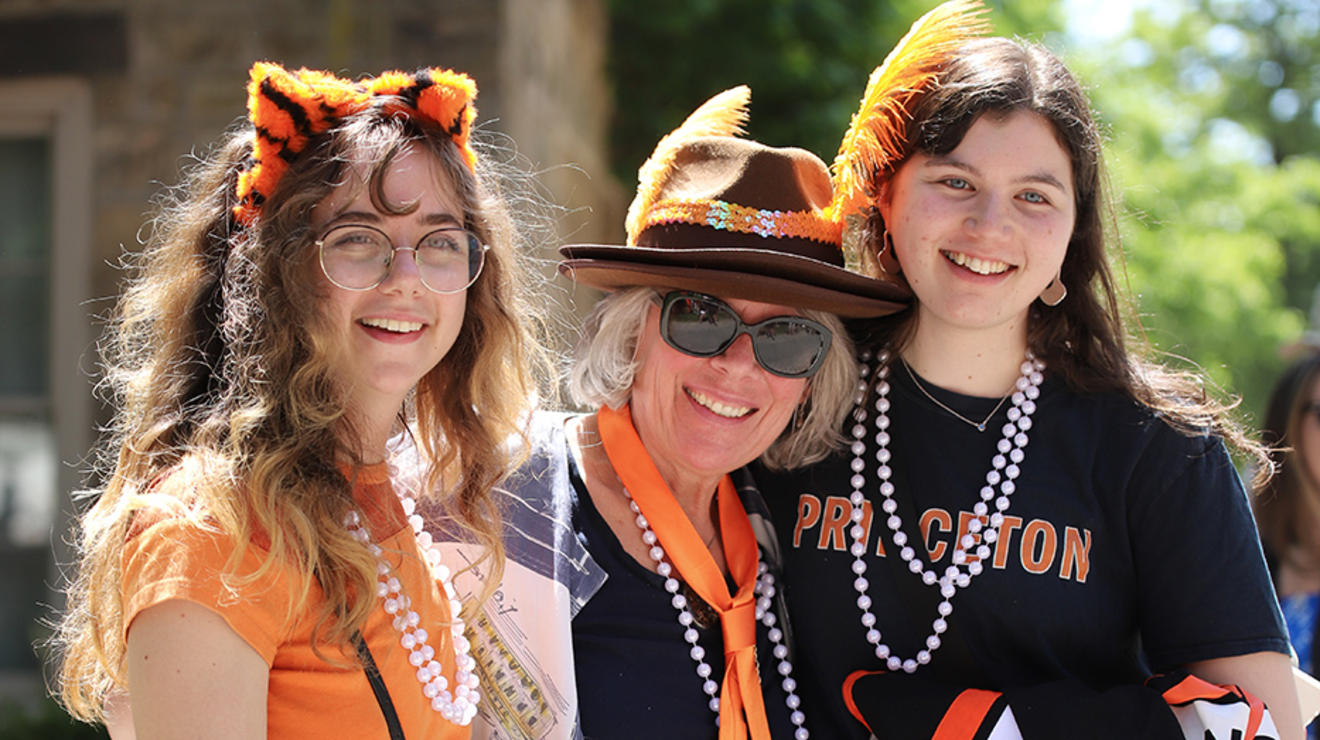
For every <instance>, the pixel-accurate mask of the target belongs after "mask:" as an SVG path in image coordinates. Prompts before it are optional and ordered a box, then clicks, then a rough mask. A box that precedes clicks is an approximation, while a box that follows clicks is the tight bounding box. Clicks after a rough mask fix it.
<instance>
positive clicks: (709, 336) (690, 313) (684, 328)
mask: <svg viewBox="0 0 1320 740" xmlns="http://www.w3.org/2000/svg"><path fill="white" fill-rule="evenodd" d="M666 306H667V308H668V311H667V313H666V314H665V316H666V319H667V320H666V321H665V322H664V325H663V326H661V329H662V330H663V334H664V338H665V341H666V342H668V343H669V344H670V346H672V347H673V348H674V349H677V350H679V351H680V352H686V353H688V354H690V355H696V356H697V357H710V356H711V355H716V354H719V353H720V352H722V351H724V348H725V347H726V346H727V345H728V344H729V340H730V339H733V337H734V334H735V333H736V332H737V331H738V316H737V314H735V313H734V312H733V309H731V308H729V307H728V306H726V305H724V304H723V303H719V302H718V301H713V300H709V299H705V298H702V297H700V296H696V295H691V294H674V293H671V294H670V296H669V298H668V299H667V300H666Z"/></svg>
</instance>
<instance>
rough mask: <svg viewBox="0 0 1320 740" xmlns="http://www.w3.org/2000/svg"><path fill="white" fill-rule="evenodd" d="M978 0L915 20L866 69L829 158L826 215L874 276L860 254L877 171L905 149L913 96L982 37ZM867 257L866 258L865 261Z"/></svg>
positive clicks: (858, 264) (856, 265)
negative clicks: (853, 109) (830, 191)
mask: <svg viewBox="0 0 1320 740" xmlns="http://www.w3.org/2000/svg"><path fill="white" fill-rule="evenodd" d="M987 12H988V9H987V8H986V7H985V6H984V5H982V4H981V2H980V0H949V1H948V2H945V3H942V4H940V5H938V6H936V7H935V8H934V9H933V10H931V11H930V12H928V13H926V14H925V15H923V16H921V17H920V18H918V19H917V22H916V23H913V24H912V28H911V29H909V30H908V32H907V35H905V36H904V37H903V38H902V39H900V40H899V42H898V45H897V46H895V47H894V49H893V51H891V52H889V55H888V56H887V57H885V61H884V62H883V63H882V64H881V65H880V66H879V67H876V68H875V70H874V71H873V72H871V77H870V79H869V80H867V83H866V91H865V92H864V93H863V94H862V101H861V106H860V108H859V109H858V111H857V113H856V114H855V115H853V117H852V123H851V125H849V126H848V131H847V133H845V134H844V136H843V142H842V143H841V144H840V145H839V154H838V156H837V157H835V159H834V166H833V168H832V169H833V177H832V182H833V185H834V198H833V200H832V201H831V202H830V207H829V209H828V210H827V215H828V217H829V218H830V219H831V220H833V221H835V222H836V223H840V224H842V225H843V230H844V231H843V242H844V244H843V251H844V263H845V265H847V267H848V269H851V270H855V271H859V272H862V273H864V274H870V275H872V277H879V274H878V273H876V271H875V269H874V268H875V265H874V264H873V263H874V257H869V256H868V255H864V254H862V252H863V251H864V250H863V249H862V247H861V245H860V243H859V242H860V231H861V230H860V222H861V221H862V216H861V212H862V211H863V209H865V208H866V206H868V205H869V204H870V203H871V202H873V200H874V198H875V197H876V195H878V192H877V190H878V188H879V183H880V180H881V177H882V176H883V175H884V173H885V172H886V171H887V170H889V169H890V168H892V167H893V166H894V165H895V164H897V162H898V159H899V157H901V156H902V155H903V150H904V148H905V147H906V144H907V141H906V139H905V137H906V127H907V122H908V119H909V118H910V116H911V109H912V106H913V105H914V104H915V102H916V100H917V98H918V97H919V96H920V95H921V94H922V93H924V92H925V91H927V90H929V89H930V88H931V87H932V86H933V85H935V84H936V83H937V82H938V81H939V75H940V71H941V69H942V68H943V66H944V65H945V63H947V62H948V61H949V59H950V56H951V55H952V54H953V52H954V50H955V49H957V47H958V46H960V45H961V44H963V43H964V42H966V41H969V40H971V39H973V38H976V37H977V36H982V35H985V34H986V33H987V32H988V31H989V30H990V23H989V21H987V20H986V19H985V18H984V17H983V16H984V14H985V13H987ZM868 257H869V259H868Z"/></svg>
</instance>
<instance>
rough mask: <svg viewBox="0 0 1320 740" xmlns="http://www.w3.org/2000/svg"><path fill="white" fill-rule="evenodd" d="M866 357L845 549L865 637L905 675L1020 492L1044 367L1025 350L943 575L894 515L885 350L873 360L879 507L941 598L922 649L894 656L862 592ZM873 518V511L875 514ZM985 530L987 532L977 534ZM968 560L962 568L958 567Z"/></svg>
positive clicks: (977, 567) (922, 659)
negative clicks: (976, 496) (999, 435)
mask: <svg viewBox="0 0 1320 740" xmlns="http://www.w3.org/2000/svg"><path fill="white" fill-rule="evenodd" d="M869 360H870V356H869V354H865V355H863V356H862V380H861V382H859V383H858V387H857V396H856V407H855V408H854V409H853V421H854V422H855V423H854V425H853V428H852V437H853V443H852V453H853V459H852V471H853V476H852V479H851V481H850V482H851V484H852V488H853V491H852V495H851V496H849V502H850V503H851V504H852V507H851V509H852V510H851V521H852V528H851V529H850V530H849V533H850V534H851V535H852V539H853V544H852V547H851V549H850V552H851V553H852V555H853V558H854V560H853V563H852V572H853V574H854V575H855V576H856V579H855V580H854V581H853V588H854V589H856V591H857V608H858V609H860V610H861V612H862V620H861V621H862V627H863V628H864V629H865V630H866V641H867V642H868V643H870V644H871V645H873V646H875V657H877V658H879V659H880V660H883V661H885V665H886V666H887V667H888V669H889V670H890V671H897V670H900V669H902V670H903V671H905V672H907V673H913V672H915V671H916V670H917V668H918V666H923V665H926V664H928V663H930V660H931V654H932V653H934V652H935V650H937V649H939V647H940V645H941V638H940V635H942V634H944V632H945V631H946V630H948V628H949V623H948V618H949V615H950V614H952V613H953V601H952V600H953V597H954V596H955V595H956V594H957V593H958V590H959V589H963V588H967V586H969V585H970V584H971V582H972V578H974V577H976V576H977V575H979V574H980V573H981V572H982V570H983V566H982V565H981V563H982V562H983V561H985V560H986V559H987V558H989V557H990V544H992V543H994V542H995V541H996V540H997V539H999V529H1000V527H1001V526H1002V525H1003V523H1004V512H1005V511H1007V510H1008V506H1009V499H1010V497H1011V496H1012V495H1013V492H1014V491H1015V490H1017V484H1016V483H1014V481H1015V480H1016V479H1017V477H1018V475H1019V473H1020V470H1019V468H1018V466H1019V465H1021V464H1022V461H1023V459H1025V457H1026V455H1025V453H1024V451H1023V448H1024V447H1026V446H1027V431H1028V430H1030V429H1031V415H1032V414H1033V413H1035V411H1036V399H1037V398H1038V397H1039V396H1040V384H1041V383H1042V382H1043V381H1044V374H1043V371H1044V370H1045V363H1043V362H1041V361H1040V360H1037V359H1036V358H1035V357H1034V356H1033V355H1032V354H1031V352H1030V351H1028V352H1027V359H1026V361H1024V362H1023V363H1022V367H1021V368H1020V370H1021V373H1022V374H1021V376H1019V377H1018V379H1017V382H1016V383H1015V385H1014V388H1013V392H1012V402H1013V405H1012V406H1011V407H1009V409H1008V422H1006V423H1005V424H1004V426H1003V428H1002V432H1003V435H1004V436H1003V439H1001V440H999V444H998V446H997V449H998V452H997V453H996V454H995V456H994V457H993V458H992V459H991V461H990V465H991V467H990V472H988V473H986V476H985V481H986V483H985V485H984V486H982V487H981V500H980V501H977V502H976V505H975V506H973V507H972V512H973V513H974V514H976V517H977V518H973V519H972V520H971V521H970V522H968V524H967V529H968V533H967V534H966V535H963V537H962V539H961V540H960V541H959V542H958V543H957V545H956V546H955V548H954V550H953V555H952V556H951V561H952V563H951V564H950V565H949V566H948V567H947V568H945V569H944V574H943V575H939V576H937V575H936V573H935V571H934V570H933V569H927V567H926V565H925V563H923V562H922V561H921V559H919V558H918V557H917V554H916V550H915V549H914V548H913V547H912V546H911V545H909V544H908V538H907V534H906V533H905V532H904V531H903V519H902V517H900V516H899V514H898V503H897V502H896V501H895V500H894V484H893V483H891V482H890V481H889V477H890V475H891V473H892V471H891V470H890V468H889V459H890V454H889V431H888V429H889V381H888V380H887V378H888V376H889V352H888V351H881V353H880V356H879V357H878V358H877V360H876V377H875V391H876V398H875V409H876V412H877V414H876V417H875V430H876V433H875V442H876V445H877V449H876V451H875V458H876V462H878V463H879V467H878V468H877V474H878V476H879V478H880V485H879V487H878V490H879V491H880V496H881V497H882V498H883V501H882V502H881V504H880V508H881V509H882V510H883V511H884V512H885V514H887V515H888V519H887V520H886V525H887V526H888V527H889V529H890V531H891V532H892V535H891V537H892V539H893V542H894V547H895V548H898V556H899V557H900V558H902V559H903V561H904V562H906V563H907V564H908V570H910V571H911V572H912V573H913V574H914V575H916V576H918V577H920V578H921V582H922V583H924V584H925V585H927V586H931V587H937V588H938V589H939V591H940V596H941V597H942V599H941V601H940V603H939V605H938V606H937V607H936V611H937V612H938V616H937V617H936V618H935V620H934V621H933V622H931V633H930V635H929V636H927V637H926V643H925V647H924V648H923V649H921V650H919V651H918V652H917V654H916V656H915V657H913V658H906V659H904V658H900V657H899V656H897V655H894V653H893V650H892V649H891V648H890V647H889V645H888V644H886V643H885V642H882V641H881V635H880V630H879V629H877V628H876V618H875V614H874V613H872V612H871V603H872V602H871V597H870V595H869V594H868V593H867V591H868V589H869V587H870V584H869V583H868V582H867V580H866V561H865V559H864V556H865V555H866V533H867V530H866V528H864V527H863V526H862V524H861V522H862V519H863V518H864V516H865V513H864V509H863V505H864V504H865V502H866V496H865V495H863V494H862V488H863V486H865V485H866V476H865V475H864V474H863V473H864V472H865V470H866V462H865V461H864V460H863V459H862V456H863V455H864V454H866V442H865V441H864V438H865V437H866V426H865V424H863V422H864V421H866V416H867V412H866V409H865V408H864V407H863V405H862V404H863V403H864V402H865V400H866V391H867V389H868V387H869V385H870V383H869V381H867V379H866V375H867V374H868V373H869V371H870V368H869V367H868V366H867V364H866V363H867V362H868V361H869ZM996 487H998V489H999V493H998V496H996V493H995V489H996ZM992 501H993V503H994V508H995V511H994V513H990V504H991V502H992ZM877 517H878V515H877ZM987 517H988V522H989V523H988V524H983V523H982V518H987ZM982 529H984V532H982ZM977 533H981V540H982V544H980V545H976V535H977ZM973 545H976V550H975V555H976V560H973V561H971V562H968V560H967V553H968V550H970V549H971V548H972V546H973ZM963 566H966V569H967V570H966V572H963V570H962V567H963Z"/></svg>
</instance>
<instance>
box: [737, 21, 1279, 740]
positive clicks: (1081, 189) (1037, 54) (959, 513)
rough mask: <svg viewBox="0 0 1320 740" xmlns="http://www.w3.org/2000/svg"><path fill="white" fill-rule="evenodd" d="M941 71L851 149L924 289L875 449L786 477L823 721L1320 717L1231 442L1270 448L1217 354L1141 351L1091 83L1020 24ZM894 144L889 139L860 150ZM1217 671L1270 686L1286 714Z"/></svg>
mask: <svg viewBox="0 0 1320 740" xmlns="http://www.w3.org/2000/svg"><path fill="white" fill-rule="evenodd" d="M891 58H892V57H891ZM937 72H938V82H937V83H936V84H934V85H932V86H929V87H928V89H927V90H926V91H925V92H921V93H919V94H913V95H907V96H906V97H900V99H901V105H898V106H897V108H898V109H899V110H901V111H904V112H905V113H910V118H909V117H908V116H907V115H903V116H896V117H891V116H888V115H886V114H885V113H884V112H883V110H882V111H881V112H880V113H878V114H877V113H876V110H877V108H876V107H875V102H876V101H880V100H884V99H885V97H886V90H885V89H883V88H882V89H878V90H877V89H876V86H877V84H879V85H883V84H885V83H884V79H885V75H884V74H883V73H878V74H877V75H876V76H874V77H873V78H872V79H873V81H874V84H873V85H872V87H871V88H868V93H867V96H866V101H867V105H864V107H863V111H862V113H861V114H859V116H858V117H857V118H856V119H854V126H853V129H852V130H851V131H850V133H849V137H848V138H847V139H846V140H845V141H846V144H845V147H844V151H843V153H842V155H841V161H840V165H841V166H842V167H841V169H840V170H839V171H838V172H836V176H838V177H841V178H843V179H844V180H846V181H847V182H845V183H844V184H843V185H841V186H840V187H839V188H838V189H836V196H837V197H839V198H840V212H841V215H842V216H844V217H845V218H848V217H850V216H852V217H854V218H856V220H857V221H860V222H863V223H864V224H865V227H866V228H865V229H864V231H863V232H862V233H863V234H864V236H865V238H866V239H867V241H866V242H865V245H866V249H867V250H868V251H869V252H870V253H871V254H878V256H879V259H878V262H879V264H880V265H882V266H884V268H885V270H886V271H887V272H888V273H889V274H891V275H902V276H903V277H904V278H906V280H907V282H908V283H909V284H910V286H911V288H912V290H913V292H914V294H915V300H914V302H913V305H912V308H911V309H909V310H907V311H904V312H902V313H899V314H895V315H893V316H890V317H886V318H883V319H880V320H878V321H875V322H870V323H868V324H866V325H859V326H858V327H857V328H856V329H857V330H856V332H855V333H854V339H855V340H856V343H857V345H858V350H859V352H860V354H859V358H860V359H861V360H862V362H863V368H862V373H863V376H864V381H863V383H862V384H861V386H860V387H859V390H858V392H857V394H856V398H855V404H856V405H855V407H854V409H853V413H852V416H851V418H850V419H849V421H848V423H847V425H846V428H845V431H846V433H847V434H848V435H849V441H850V443H851V449H850V450H849V451H848V452H847V453H845V454H842V455H838V456H835V457H832V458H830V459H828V460H826V461H823V462H821V463H818V464H816V465H814V466H811V467H809V468H806V469H803V470H799V471H790V472H788V473H779V474H767V475H764V476H761V475H758V482H760V483H761V484H762V490H763V491H764V493H765V498H766V501H767V502H768V503H769V504H770V508H771V511H772V513H773V515H774V518H775V521H776V523H777V525H778V528H779V533H780V535H781V545H782V546H783V548H784V552H785V575H786V578H787V583H788V587H787V588H788V589H790V593H789V595H788V601H789V604H790V607H791V608H790V611H791V614H792V617H793V620H794V627H795V628H796V630H797V632H796V636H797V647H798V648H799V651H798V662H797V666H796V667H797V668H798V669H799V670H800V671H801V675H800V676H799V681H800V684H801V685H802V686H803V687H804V688H805V690H804V691H803V696H804V700H805V701H806V702H807V703H808V705H809V706H813V707H819V709H818V710H817V714H818V715H819V720H820V724H818V725H817V727H818V728H820V729H819V730H818V731H820V732H823V733H828V734H829V736H830V737H832V738H858V739H859V740H860V739H861V738H865V737H867V736H868V735H869V734H871V733H872V732H873V733H874V734H876V735H879V736H881V737H889V736H894V737H928V736H930V731H931V730H933V729H934V728H935V727H936V726H940V725H941V723H944V724H945V725H954V724H956V725H958V726H960V727H962V728H964V729H966V728H973V730H974V729H975V728H977V727H981V728H982V729H981V731H982V732H989V731H990V730H991V728H998V729H997V731H998V732H1004V731H1005V730H1004V728H1005V727H1006V726H1009V725H1014V722H1016V725H1014V728H1013V731H1014V732H1017V731H1018V730H1019V729H1020V731H1021V735H1020V736H1021V737H1027V738H1033V737H1035V738H1039V737H1050V738H1053V737H1063V736H1067V737H1143V738H1160V737H1164V738H1167V737H1182V736H1183V733H1184V732H1187V733H1189V735H1188V736H1189V737H1190V736H1193V735H1194V736H1196V737H1198V738H1199V737H1212V736H1215V737H1228V736H1229V734H1230V733H1229V732H1228V731H1225V730H1224V729H1223V728H1225V727H1229V726H1233V727H1238V728H1246V729H1247V730H1248V731H1247V732H1246V736H1248V737H1256V736H1257V731H1259V733H1260V735H1259V736H1261V737H1281V738H1299V737H1300V722H1299V721H1298V709H1297V696H1296V694H1295V693H1293V690H1292V689H1293V687H1292V682H1291V680H1290V674H1289V665H1288V642H1287V637H1286V634H1285V633H1284V631H1283V625H1282V622H1281V620H1280V618H1279V612H1278V609H1277V606H1276V605H1275V604H1274V601H1273V595H1272V592H1271V588H1270V582H1269V578H1268V574H1267V572H1266V569H1265V564H1264V561H1263V559H1262V557H1261V550H1260V544H1259V542H1258V540H1257V536H1256V532H1255V530H1254V528H1253V525H1252V520H1251V512H1250V509H1249V507H1248V505H1247V497H1246V495H1245V494H1244V492H1243V487H1242V484H1241V482H1240V480H1239V478H1238V475H1237V473H1236V471H1235V470H1234V467H1233V464H1232V462H1231V460H1230V459H1229V455H1228V452H1227V450H1226V444H1225V443H1226V442H1227V443H1230V444H1236V445H1238V447H1239V449H1240V450H1242V451H1243V452H1245V453H1248V454H1252V453H1257V452H1259V448H1258V447H1257V446H1255V445H1253V444H1252V443H1250V442H1249V441H1248V440H1247V439H1246V438H1245V437H1244V435H1243V433H1242V431H1241V430H1240V429H1238V428H1237V427H1235V426H1234V425H1233V424H1232V423H1231V421H1230V420H1229V418H1228V417H1227V415H1226V412H1225V409H1224V407H1223V406H1221V405H1219V404H1217V403H1216V402H1215V401H1214V400H1213V399H1211V398H1209V397H1207V395H1206V393H1205V392H1204V390H1203V388H1202V386H1201V385H1200V384H1199V383H1198V382H1196V379H1195V378H1193V377H1191V376H1188V375H1184V374H1177V373H1173V372H1171V371H1169V370H1167V369H1165V368H1163V367H1161V366H1159V365H1157V364H1154V363H1152V362H1149V361H1147V360H1145V359H1143V358H1142V357H1141V356H1140V355H1138V354H1136V353H1134V352H1131V351H1130V350H1129V349H1128V348H1126V347H1125V342H1124V337H1125V332H1124V327H1123V325H1122V322H1121V321H1120V318H1119V313H1118V311H1117V305H1118V302H1117V298H1116V297H1115V291H1114V287H1113V286H1114V277H1113V276H1112V274H1111V273H1110V270H1109V267H1108V262H1107V259H1108V258H1107V254H1106V246H1107V239H1106V226H1107V223H1108V219H1109V218H1111V216H1109V215H1108V212H1107V210H1106V208H1105V199H1104V193H1103V181H1102V171H1101V141H1100V136H1099V132H1098V128H1097V127H1096V125H1095V123H1094V122H1093V121H1092V117H1091V113H1090V111H1089V107H1088V104H1087V102H1086V98H1085V96H1084V94H1083V93H1082V91H1081V88H1080V87H1079V85H1078V84H1077V82H1076V81H1075V79H1074V78H1073V77H1072V75H1071V74H1070V73H1069V72H1068V70H1067V69H1066V68H1065V67H1064V66H1063V64H1062V63H1061V62H1060V61H1059V60H1058V58H1056V57H1055V56H1054V55H1053V54H1051V53H1050V52H1049V51H1047V50H1045V49H1044V48H1043V47H1040V46H1038V45H1035V44H1029V43H1023V42H1016V41H1012V40H1009V39H1003V38H990V39H976V40H973V41H968V42H966V43H963V44H961V45H960V46H958V48H957V49H956V50H955V52H954V53H953V54H952V55H951V57H950V58H949V60H948V61H947V63H945V64H943V65H941V66H939V67H938V68H937ZM912 89H913V88H912V87H910V86H909V87H907V88H905V89H902V90H900V88H898V87H892V88H890V90H895V91H899V92H896V93H895V95H900V96H902V95H905V94H906V93H907V92H908V91H910V90H912ZM891 102H892V101H891ZM891 110H892V109H891ZM868 128H869V129H870V130H869V131H867V130H866V129H868ZM868 138H869V140H870V141H871V142H888V146H885V145H879V146H863V147H862V148H869V149H870V151H869V153H867V154H865V155H864V156H858V147H859V142H861V141H862V140H863V139H868ZM848 182H851V183H855V185H856V187H855V189H853V190H852V191H851V192H849V187H848V186H847V184H848ZM836 184H837V183H836ZM850 196H852V197H851V198H850ZM1180 671H1182V672H1184V673H1179V672H1180ZM1155 672H1160V673H1168V674H1169V675H1168V676H1166V677H1164V678H1157V679H1154V680H1152V682H1150V683H1149V684H1148V687H1143V685H1142V684H1143V682H1145V681H1147V679H1148V678H1149V677H1150V676H1151V674H1152V673H1155ZM1186 672H1190V674H1192V675H1194V676H1196V677H1199V679H1206V682H1202V681H1199V680H1198V679H1195V678H1186V675H1187V674H1186ZM1212 684H1235V685H1238V686H1240V687H1242V689H1245V691H1246V692H1249V693H1250V694H1253V695H1255V696H1256V697H1259V698H1260V699H1263V700H1264V702H1265V703H1266V704H1267V705H1268V706H1269V708H1270V711H1271V713H1272V714H1273V721H1274V722H1275V723H1277V730H1276V729H1274V727H1273V726H1272V725H1271V724H1270V722H1271V720H1270V717H1269V716H1267V715H1265V714H1264V713H1263V711H1262V708H1261V706H1260V703H1259V702H1258V701H1255V700H1252V701H1238V703H1235V700H1241V699H1243V697H1244V694H1243V693H1242V691H1239V690H1238V689H1235V688H1233V689H1220V688H1219V687H1217V686H1213V685H1212ZM968 686H971V687H975V689H978V690H980V691H968V692H961V693H960V691H959V689H960V687H968ZM1151 688H1155V689H1156V690H1154V691H1152V690H1151ZM1166 700H1167V701H1168V702H1169V703H1170V705H1172V707H1173V710H1174V711H1170V710H1169V708H1166V707H1165V705H1164V701H1166ZM1197 700H1208V701H1210V702H1212V703H1213V704H1214V711H1211V712H1207V713H1198V712H1197V711H1196V705H1197ZM821 705H823V706H821ZM896 706H901V707H906V708H908V709H909V711H907V712H895V711H893V709H894V707H896ZM1010 706H1011V709H1012V711H1011V712H1007V711H1006V708H1007V707H1010ZM1201 706H1205V705H1201ZM1189 708H1190V709H1189ZM946 710H947V713H946ZM1236 710H1241V712H1240V713H1239V714H1233V712H1235V711H1236ZM850 713H851V714H853V715H855V716H857V717H858V719H863V720H864V721H865V722H866V723H867V725H865V726H864V725H863V724H861V723H858V722H857V721H855V720H853V719H852V717H850V716H849V714H850ZM1230 715H1231V716H1230ZM815 718H816V717H815V716H813V719H815ZM1228 718H1231V719H1233V720H1237V719H1241V720H1243V722H1242V723H1241V724H1240V725H1225V724H1218V722H1220V721H1222V720H1225V719H1228ZM1198 723H1200V724H1198ZM1194 727H1201V728H1202V729H1201V730H1197V731H1195V732H1193V731H1192V728H1194ZM868 729H869V730H870V731H871V732H868ZM952 736H953V735H950V737H952ZM964 736H965V737H971V736H972V734H971V731H969V732H968V734H966V735H957V737H964ZM976 736H977V737H982V736H985V735H976ZM995 736H996V737H999V736H1002V735H995Z"/></svg>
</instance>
